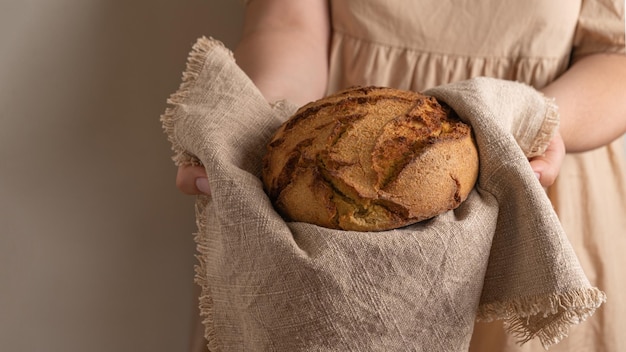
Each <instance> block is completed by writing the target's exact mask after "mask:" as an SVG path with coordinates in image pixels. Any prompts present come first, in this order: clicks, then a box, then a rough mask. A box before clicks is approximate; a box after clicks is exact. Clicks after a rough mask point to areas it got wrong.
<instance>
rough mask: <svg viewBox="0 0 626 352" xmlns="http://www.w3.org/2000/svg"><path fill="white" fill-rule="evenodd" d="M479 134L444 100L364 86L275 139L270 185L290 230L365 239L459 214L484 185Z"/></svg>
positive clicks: (311, 110)
mask: <svg viewBox="0 0 626 352" xmlns="http://www.w3.org/2000/svg"><path fill="white" fill-rule="evenodd" d="M477 175H478V153H477V150H476V146H475V143H474V140H473V137H472V131H471V128H470V126H469V125H467V124H465V123H463V122H462V121H460V120H459V118H458V117H457V116H456V114H455V113H454V111H453V110H452V109H450V108H449V107H447V106H445V104H442V103H439V102H438V101H437V100H436V99H435V98H434V97H429V96H425V95H423V94H420V93H417V92H411V91H404V90H397V89H391V88H383V87H355V88H351V89H347V90H344V91H341V92H338V93H337V94H333V95H331V96H328V97H325V98H323V99H320V100H318V101H315V102H311V103H309V104H307V105H305V106H303V107H301V108H300V109H299V110H298V111H297V112H296V113H295V115H293V116H292V117H291V118H290V119H289V120H287V121H286V122H285V123H284V124H283V125H282V126H281V127H280V128H279V129H278V130H277V132H276V133H275V135H274V136H273V138H272V139H271V141H270V142H269V143H268V146H267V154H266V155H265V157H264V160H263V184H264V187H265V190H266V192H267V194H268V196H269V197H270V199H271V200H272V202H273V204H274V206H275V208H276V209H277V210H278V212H279V213H280V214H281V215H282V216H283V217H284V218H285V219H286V220H290V221H301V222H307V223H312V224H316V225H319V226H323V227H327V228H333V229H342V230H356V231H380V230H388V229H393V228H398V227H402V226H406V225H409V224H412V223H415V222H418V221H422V220H426V219H429V218H432V217H434V216H436V215H438V214H441V213H443V212H446V211H448V210H450V209H454V208H456V207H457V206H458V205H459V204H461V202H463V201H464V200H465V199H466V198H467V196H468V194H469V193H470V191H471V190H472V188H473V187H474V184H475V182H476V178H477Z"/></svg>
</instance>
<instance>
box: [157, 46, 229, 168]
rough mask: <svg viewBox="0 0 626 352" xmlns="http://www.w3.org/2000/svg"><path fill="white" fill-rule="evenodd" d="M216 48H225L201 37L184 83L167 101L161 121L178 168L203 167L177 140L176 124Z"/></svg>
mask: <svg viewBox="0 0 626 352" xmlns="http://www.w3.org/2000/svg"><path fill="white" fill-rule="evenodd" d="M215 47H223V48H224V47H225V46H224V44H223V43H222V42H220V41H218V40H216V39H213V38H210V37H209V38H207V37H204V36H203V37H200V38H198V40H197V41H196V43H195V44H194V45H193V46H192V48H191V52H190V53H189V56H188V57H187V64H186V67H185V70H184V71H183V74H182V82H181V84H180V86H179V88H178V90H177V91H176V92H174V93H173V94H171V95H170V96H169V98H168V99H167V103H168V104H169V105H171V106H170V107H168V108H167V109H166V110H165V113H163V115H161V118H160V121H161V123H162V128H163V131H164V132H165V134H166V135H167V140H168V141H169V142H170V143H171V147H172V151H174V155H173V156H172V160H173V161H174V164H176V165H177V166H180V165H194V166H197V165H202V162H201V161H200V159H198V158H197V157H196V156H195V155H192V154H190V153H189V152H188V151H186V150H185V148H183V146H182V144H181V143H180V142H179V141H178V139H177V138H176V133H175V131H176V123H177V122H178V120H180V119H181V118H182V117H183V116H184V114H182V113H179V107H180V106H181V105H184V104H185V102H186V100H187V98H188V96H189V94H190V91H191V90H192V88H193V87H194V86H195V84H196V82H197V80H198V77H199V76H200V73H201V72H202V69H203V68H204V65H205V62H206V59H207V56H208V55H209V53H210V52H211V50H212V49H214V48H215Z"/></svg>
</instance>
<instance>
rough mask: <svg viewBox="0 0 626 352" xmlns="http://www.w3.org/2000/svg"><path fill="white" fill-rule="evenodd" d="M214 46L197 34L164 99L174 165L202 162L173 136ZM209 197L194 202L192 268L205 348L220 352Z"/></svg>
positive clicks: (217, 44) (165, 126) (164, 120)
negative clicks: (209, 265)
mask: <svg viewBox="0 0 626 352" xmlns="http://www.w3.org/2000/svg"><path fill="white" fill-rule="evenodd" d="M216 48H225V46H224V44H223V43H222V42H220V41H218V40H215V39H213V38H207V37H204V36H203V37H200V38H198V40H197V41H196V43H195V44H194V45H193V46H192V49H191V52H190V53H189V55H188V57H187V63H186V67H185V70H184V72H183V74H182V82H181V84H180V86H179V88H178V90H177V91H176V92H174V93H173V94H171V95H170V97H169V98H168V99H167V103H168V104H170V105H171V106H170V107H168V108H167V109H166V110H165V112H164V113H163V115H161V118H160V121H161V123H162V128H163V130H164V133H165V134H166V135H167V139H168V141H169V142H170V143H171V148H172V151H174V155H173V156H172V160H173V161H174V164H176V165H177V166H180V165H196V166H197V165H202V162H201V161H200V159H198V157H196V156H195V155H192V154H191V153H189V152H188V151H187V150H185V148H184V147H183V145H182V143H180V141H179V140H178V138H177V137H176V125H177V123H178V122H179V120H181V119H182V118H184V116H185V114H184V111H182V110H181V106H182V105H185V103H186V102H187V100H188V98H189V96H190V94H191V91H192V89H193V88H194V86H195V84H196V82H197V81H198V77H199V76H200V74H201V72H202V70H203V69H204V67H205V63H206V61H207V58H208V55H209V54H210V53H211V52H212V51H213V50H214V49H216ZM231 55H232V53H231ZM209 199H210V196H205V195H201V196H198V197H197V199H196V204H195V211H196V227H197V231H198V232H197V233H195V234H194V241H195V243H196V248H197V252H198V254H197V255H196V258H197V260H198V264H196V266H195V268H194V270H195V277H194V282H195V283H196V284H197V285H198V286H200V288H201V292H200V297H199V303H198V304H199V308H200V316H201V317H202V324H203V325H204V330H205V332H204V337H205V339H206V340H207V348H208V349H209V351H211V352H219V351H220V350H221V349H220V347H219V342H218V339H217V337H216V334H215V331H214V329H213V313H212V312H213V300H212V296H211V291H210V289H209V285H208V281H207V269H206V261H205V259H204V258H206V256H207V252H208V245H207V241H206V238H205V235H204V234H205V233H206V226H207V225H206V223H207V218H206V207H207V205H208V203H209Z"/></svg>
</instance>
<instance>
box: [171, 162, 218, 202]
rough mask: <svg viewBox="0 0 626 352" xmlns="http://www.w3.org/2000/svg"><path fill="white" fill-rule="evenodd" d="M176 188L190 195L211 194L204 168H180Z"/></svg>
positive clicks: (186, 166)
mask: <svg viewBox="0 0 626 352" xmlns="http://www.w3.org/2000/svg"><path fill="white" fill-rule="evenodd" d="M176 187H177V188H178V189H179V190H180V191H181V192H183V193H185V194H188V195H199V194H207V195H210V194H211V190H210V188H209V180H208V179H207V175H206V171H205V170H204V167H202V166H191V165H183V166H179V167H178V173H177V174H176Z"/></svg>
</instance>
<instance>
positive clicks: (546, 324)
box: [477, 287, 606, 350]
mask: <svg viewBox="0 0 626 352" xmlns="http://www.w3.org/2000/svg"><path fill="white" fill-rule="evenodd" d="M604 302H606V295H605V294H604V292H602V291H600V290H599V289H597V288H595V287H590V288H581V289H576V290H571V291H567V292H564V293H560V294H556V293H555V294H551V295H547V296H533V297H522V298H518V299H513V300H508V301H503V302H493V303H486V304H482V305H480V306H479V308H478V314H477V320H478V321H484V322H489V321H493V320H503V321H504V327H505V329H506V331H507V332H508V333H510V334H512V335H513V336H515V337H517V338H518V342H519V343H520V344H524V343H526V342H528V341H530V340H532V339H534V338H539V340H540V342H541V344H542V345H543V347H544V349H546V350H548V349H549V347H550V346H552V345H555V344H557V343H559V342H560V341H561V340H562V339H564V338H565V337H567V335H568V333H569V328H570V326H571V325H576V324H579V323H581V322H583V321H585V320H586V319H587V318H588V317H590V316H592V315H593V314H594V313H595V311H596V309H597V308H599V307H600V306H601V305H602V304H603V303H604ZM541 312H544V313H543V316H541V317H538V316H537V314H540V313H541ZM533 319H536V320H540V321H541V323H540V324H533V322H531V320H533Z"/></svg>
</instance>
